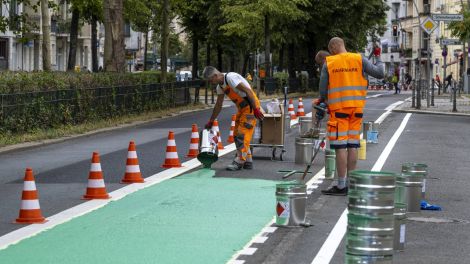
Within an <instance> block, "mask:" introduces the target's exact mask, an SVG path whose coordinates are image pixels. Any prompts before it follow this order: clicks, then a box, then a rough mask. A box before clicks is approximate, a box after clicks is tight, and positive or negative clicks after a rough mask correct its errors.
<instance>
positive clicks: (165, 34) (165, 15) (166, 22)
mask: <svg viewBox="0 0 470 264" xmlns="http://www.w3.org/2000/svg"><path fill="white" fill-rule="evenodd" d="M169 1H170V0H163V12H162V20H163V23H162V49H161V50H162V51H161V52H162V56H161V66H162V69H161V70H162V82H166V75H167V74H166V72H167V59H168V44H169V37H170V35H169V33H170V32H169V31H170V19H169V15H170V14H169V13H170V3H169Z"/></svg>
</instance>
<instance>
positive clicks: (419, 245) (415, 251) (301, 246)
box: [0, 91, 470, 263]
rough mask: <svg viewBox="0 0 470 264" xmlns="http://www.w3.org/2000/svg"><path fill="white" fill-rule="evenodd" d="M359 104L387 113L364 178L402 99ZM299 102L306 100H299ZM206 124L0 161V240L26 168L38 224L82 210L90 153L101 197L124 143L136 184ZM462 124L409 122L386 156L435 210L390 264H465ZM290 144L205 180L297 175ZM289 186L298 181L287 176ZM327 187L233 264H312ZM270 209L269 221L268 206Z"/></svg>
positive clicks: (110, 185) (146, 130) (369, 114)
mask: <svg viewBox="0 0 470 264" xmlns="http://www.w3.org/2000/svg"><path fill="white" fill-rule="evenodd" d="M369 95H370V96H371V97H370V98H369V99H368V102H367V106H366V108H365V116H364V121H374V120H377V119H378V118H379V117H380V116H382V115H383V114H384V113H385V112H389V113H388V115H387V116H386V118H385V119H383V121H382V123H381V125H380V128H379V144H368V146H367V159H366V160H364V161H359V163H358V168H359V169H364V170H370V169H372V167H373V166H374V164H376V162H377V160H378V158H379V156H380V155H381V153H382V152H383V150H384V148H385V146H386V145H387V144H388V143H389V141H390V140H391V138H392V136H393V135H394V134H395V133H396V131H397V130H398V128H399V127H400V125H402V124H403V122H404V121H403V120H404V119H405V117H406V116H407V114H406V113H394V112H390V111H388V110H387V109H389V108H387V107H389V106H390V105H393V104H394V103H397V102H399V101H404V100H405V99H406V98H408V97H409V96H410V95H409V94H402V95H393V94H390V93H388V92H385V91H382V92H373V93H369ZM304 102H309V100H307V99H304ZM305 108H306V112H310V110H311V109H310V104H309V103H305ZM234 112H235V108H234V107H227V108H224V109H223V111H222V113H221V115H220V117H219V124H220V128H221V131H222V139H223V140H224V142H225V141H226V139H227V137H228V131H229V127H230V116H231V114H232V113H234ZM209 115H210V110H205V111H199V112H193V113H187V114H184V115H181V116H178V117H173V118H168V119H164V120H159V121H155V122H151V123H148V124H145V125H140V126H137V127H131V128H125V129H119V130H115V131H109V132H104V133H100V134H96V135H92V136H88V137H81V138H77V139H72V140H68V141H65V142H61V143H56V144H51V145H46V146H41V147H35V148H31V149H27V150H20V151H12V152H8V153H3V154H0V168H2V169H1V170H0V193H1V195H2V199H1V202H0V236H1V235H5V234H7V233H9V232H11V231H13V230H16V229H18V228H21V227H22V226H21V225H15V224H12V221H13V220H14V219H15V218H16V217H17V216H18V210H19V207H20V196H21V190H22V179H23V175H24V169H25V168H26V167H32V168H33V170H34V172H35V176H36V182H37V187H38V190H39V192H40V203H41V209H42V212H43V214H44V216H45V217H48V216H51V215H54V214H56V213H58V212H61V211H64V210H66V209H68V208H71V207H73V206H75V205H78V204H80V203H82V202H83V201H82V200H80V198H81V196H82V195H83V194H84V192H85V188H86V182H87V177H88V170H89V166H90V158H91V153H92V152H93V151H99V152H100V154H101V163H102V168H103V171H104V177H105V182H106V187H107V189H108V191H113V190H117V189H119V188H121V187H122V186H124V185H122V184H120V183H119V181H120V180H121V178H122V177H123V175H124V168H125V161H126V155H127V146H128V143H129V140H131V139H132V140H135V141H136V144H137V151H138V153H139V161H140V167H141V171H142V172H143V176H144V177H148V176H151V175H153V174H155V173H158V172H160V171H162V170H163V169H162V168H160V165H161V164H162V163H163V160H164V156H165V152H164V151H165V146H166V142H167V135H168V131H169V130H172V131H174V132H175V135H176V143H177V148H178V153H179V156H180V159H181V160H182V161H185V160H187V159H185V158H183V157H184V155H185V154H186V153H187V150H188V146H189V137H190V130H191V124H193V123H196V124H198V125H199V127H200V128H201V127H202V126H203V125H204V124H205V122H206V121H207V119H208V117H209ZM469 120H470V118H467V117H448V116H437V115H424V114H412V115H411V116H410V117H409V120H408V122H406V125H405V128H404V130H403V132H402V133H401V134H400V135H399V137H398V140H397V141H396V144H395V145H394V146H393V148H392V151H391V152H390V154H389V155H388V156H387V157H386V160H385V162H384V163H383V168H382V170H385V171H395V172H398V171H400V169H401V164H402V163H404V162H408V161H413V162H420V163H425V164H427V165H428V166H429V175H428V181H427V197H428V198H427V199H428V200H427V201H428V202H429V203H432V204H438V205H440V206H442V208H443V210H442V211H438V212H432V211H421V212H420V213H416V214H412V215H409V220H408V221H407V228H406V230H407V233H406V246H405V251H403V252H397V253H396V254H395V255H394V261H395V263H468V259H469V257H470V253H468V250H466V249H467V248H470V240H469V239H468V237H470V225H469V224H468V221H469V220H470V216H469V214H470V213H469V212H470V211H469V210H468V209H469V206H468V204H469V202H470V198H469V197H468V195H467V189H468V188H469V187H470V186H469V185H470V184H468V176H469V175H470V173H469V171H470V164H469V154H468V151H467V149H468V148H469V147H470V141H469V140H468V139H467V134H468V131H470V123H469ZM296 135H298V129H296V128H293V129H290V130H289V131H287V133H286V144H285V148H286V154H285V155H284V161H271V160H270V156H271V151H270V150H269V149H261V148H259V149H258V148H255V152H254V156H255V162H254V166H255V168H254V169H253V170H252V171H243V170H242V171H238V172H228V171H225V166H227V165H228V164H229V163H230V162H231V159H232V158H233V155H231V154H229V155H226V156H224V157H221V158H220V160H219V161H218V162H217V163H215V164H214V165H213V169H214V170H215V177H222V178H250V179H253V178H255V179H266V180H276V181H279V180H281V177H282V174H280V173H278V170H293V169H295V170H302V169H304V167H303V166H300V165H297V164H295V163H294V153H295V148H294V140H295V136H296ZM323 167H324V158H323V155H322V156H320V157H319V158H317V159H316V160H315V162H314V165H313V167H312V169H311V171H312V173H310V174H308V177H307V180H308V179H310V178H312V177H313V176H314V175H316V174H317V173H318V172H319V171H320V170H321V169H322V168H323ZM295 177H298V175H296V176H293V178H295ZM330 184H331V181H328V180H324V181H321V182H319V183H318V185H319V186H318V187H315V188H314V189H311V194H310V195H309V197H308V202H307V219H308V220H309V221H310V222H311V224H313V226H311V227H308V228H303V227H299V228H277V229H275V231H274V229H273V230H271V231H270V232H267V233H264V234H262V236H263V237H266V239H263V240H262V241H257V242H258V243H253V244H250V243H248V242H249V241H246V242H247V243H248V244H247V245H246V247H249V248H250V249H251V250H248V251H244V252H243V254H237V255H236V258H235V260H234V261H233V263H313V262H312V261H313V260H314V259H315V258H316V257H317V255H319V251H320V248H322V246H323V245H324V243H325V241H327V239H328V236H329V234H330V233H331V232H332V230H333V228H334V226H335V225H336V223H337V221H338V219H340V216H341V214H342V213H343V211H344V209H345V208H346V206H347V204H346V203H347V198H346V197H330V196H324V195H321V194H320V190H321V189H324V188H327V187H328V186H329V185H330ZM273 195H274V194H273ZM272 206H273V212H274V206H275V204H274V202H273V205H272ZM239 217H243V215H240V216H239ZM266 224H267V227H269V226H270V224H269V223H268V222H267V223H266ZM273 227H274V225H273ZM260 231H261V230H260ZM255 235H256V234H253V236H255ZM333 240H334V241H333V242H332V244H333V245H335V246H333V247H331V248H328V250H327V255H330V256H331V259H330V260H328V261H326V262H324V263H344V254H345V250H344V247H345V245H344V239H343V238H342V237H335V238H334V239H333ZM330 242H331V241H330ZM234 250H241V248H240V249H234ZM207 263H210V261H208V262H207Z"/></svg>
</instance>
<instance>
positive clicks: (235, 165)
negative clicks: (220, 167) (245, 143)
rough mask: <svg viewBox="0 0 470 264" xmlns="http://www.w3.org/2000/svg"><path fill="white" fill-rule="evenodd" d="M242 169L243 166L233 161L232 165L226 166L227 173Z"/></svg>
mask: <svg viewBox="0 0 470 264" xmlns="http://www.w3.org/2000/svg"><path fill="white" fill-rule="evenodd" d="M242 168H243V164H240V163H238V162H236V161H233V162H232V164H230V165H228V166H227V170H228V171H239V170H241V169H242Z"/></svg>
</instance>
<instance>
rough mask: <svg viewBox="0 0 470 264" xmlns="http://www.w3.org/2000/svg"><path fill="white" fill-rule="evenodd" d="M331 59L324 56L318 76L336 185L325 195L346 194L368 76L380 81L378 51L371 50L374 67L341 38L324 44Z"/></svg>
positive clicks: (359, 131)
mask: <svg viewBox="0 0 470 264" xmlns="http://www.w3.org/2000/svg"><path fill="white" fill-rule="evenodd" d="M328 49H329V51H330V53H331V56H328V57H326V64H324V65H323V68H322V71H321V75H320V98H319V100H318V102H319V103H321V102H326V103H327V104H328V110H329V113H330V120H329V121H328V123H327V124H328V128H327V132H328V140H329V142H330V148H331V149H334V150H335V152H336V164H337V168H338V184H337V185H335V186H332V187H330V188H329V189H327V190H322V193H323V194H326V195H341V196H343V195H347V193H348V188H347V184H346V180H347V179H346V176H347V174H348V173H349V172H350V171H352V170H355V169H356V162H357V148H358V147H359V140H360V133H361V125H362V116H363V113H364V112H363V108H364V106H365V103H366V95H367V79H366V78H365V74H369V75H371V76H373V77H375V78H377V79H382V78H384V70H383V64H382V61H381V60H380V50H377V49H378V48H377V47H376V50H374V56H375V57H376V65H374V64H372V63H371V62H370V61H368V60H367V58H365V57H362V56H361V55H360V54H357V53H350V52H347V51H346V48H345V46H344V41H343V40H342V39H341V38H338V37H335V38H332V39H331V40H330V42H329V44H328Z"/></svg>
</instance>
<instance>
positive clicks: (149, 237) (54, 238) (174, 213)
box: [0, 169, 277, 264]
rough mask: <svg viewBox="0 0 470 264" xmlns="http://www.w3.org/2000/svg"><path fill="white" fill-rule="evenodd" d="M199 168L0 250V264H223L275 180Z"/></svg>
mask: <svg viewBox="0 0 470 264" xmlns="http://www.w3.org/2000/svg"><path fill="white" fill-rule="evenodd" d="M214 175H215V171H212V170H207V169H202V170H199V171H195V172H193V173H190V174H185V175H182V176H179V177H177V178H173V179H171V180H167V181H164V182H162V183H160V184H157V185H153V186H151V187H148V188H146V189H143V190H140V191H138V192H135V193H132V194H130V195H128V196H126V197H124V198H123V199H121V200H118V201H114V202H110V203H109V204H107V205H106V206H105V207H103V208H100V209H98V210H95V211H93V212H91V213H89V214H86V215H84V216H81V217H78V218H75V219H72V220H71V221H69V222H66V223H64V224H61V225H58V226H56V227H54V228H52V229H50V230H46V231H44V232H42V233H40V234H38V235H36V236H34V237H31V238H28V239H25V240H22V241H21V242H19V243H18V244H15V245H11V246H9V247H8V248H6V249H4V250H1V251H0V263H2V264H10V263H15V264H16V263H47V264H53V263H61V264H72V263H77V264H78V263H80V264H82V263H100V264H105V263H113V264H115V263H142V264H144V263H205V264H207V263H225V262H226V261H228V260H229V259H230V258H231V257H232V255H233V254H234V253H236V252H237V251H238V250H240V249H242V248H243V247H244V245H245V244H246V243H247V242H248V241H250V239H251V238H252V237H253V236H254V235H256V234H257V233H258V232H259V231H260V230H261V229H262V228H263V227H264V226H265V225H266V223H268V222H269V221H270V220H271V219H272V217H273V216H274V213H275V194H274V191H275V185H276V183H277V182H274V181H266V180H252V179H231V178H217V177H213V176H214Z"/></svg>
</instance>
